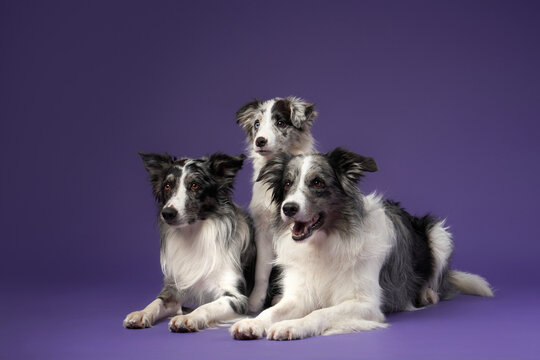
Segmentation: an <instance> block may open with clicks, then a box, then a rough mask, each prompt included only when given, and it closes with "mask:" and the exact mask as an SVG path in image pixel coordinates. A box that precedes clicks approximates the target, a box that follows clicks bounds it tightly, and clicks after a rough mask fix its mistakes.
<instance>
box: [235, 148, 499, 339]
mask: <svg viewBox="0 0 540 360" xmlns="http://www.w3.org/2000/svg"><path fill="white" fill-rule="evenodd" d="M376 170H377V165H376V164H375V161H374V160H373V159H371V158H367V157H363V156H360V155H357V154H354V153H351V152H348V151H346V150H344V149H341V148H337V149H335V150H333V151H331V152H330V153H328V154H311V155H305V156H293V155H289V154H280V155H278V156H277V157H275V158H274V159H273V160H271V161H269V162H268V163H267V164H266V166H265V167H264V168H263V169H262V171H261V173H260V176H259V180H260V181H261V182H263V183H265V184H267V185H268V186H270V188H271V189H272V192H273V200H274V201H275V202H276V203H277V204H278V207H279V211H277V212H276V214H277V217H276V216H275V219H276V222H275V225H274V231H275V239H274V246H275V251H276V263H277V264H278V265H279V266H281V267H282V270H283V280H282V281H283V284H282V285H283V298H282V299H281V300H280V302H278V303H277V304H276V305H275V306H273V307H271V308H269V309H266V310H265V311H263V312H262V313H261V314H260V315H259V316H257V317H256V318H254V319H245V320H241V321H239V322H237V323H236V324H234V325H233V326H232V327H231V334H232V335H233V337H235V338H236V339H257V338H261V337H263V336H265V335H266V337H267V338H268V339H272V340H291V339H301V338H305V337H309V336H316V335H329V334H341V333H348V332H355V331H362V330H371V329H377V328H383V327H385V326H386V324H385V322H384V320H385V315H384V313H387V312H393V311H404V310H413V309H416V308H418V307H422V306H424V305H426V304H428V303H435V302H437V301H438V299H439V298H441V299H447V298H450V297H451V296H452V295H453V294H455V293H458V292H462V293H468V294H474V295H481V296H493V293H492V291H491V289H490V286H489V284H488V283H487V282H486V281H485V280H484V279H483V278H481V277H480V276H478V275H473V274H468V273H464V272H459V271H454V270H449V261H450V257H451V254H452V249H453V243H452V238H451V234H450V233H449V232H448V230H447V228H446V227H445V225H444V220H439V219H436V218H434V217H432V216H429V215H428V216H424V217H415V216H411V215H410V214H408V213H407V212H406V211H405V210H404V209H402V208H401V207H400V206H399V204H398V203H395V202H392V201H386V200H384V199H382V197H380V196H378V195H376V194H374V193H373V194H369V195H364V194H362V193H361V192H360V190H359V189H358V186H357V181H358V180H359V179H360V177H361V176H362V175H363V174H364V172H373V171H376Z"/></svg>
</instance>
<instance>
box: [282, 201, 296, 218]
mask: <svg viewBox="0 0 540 360" xmlns="http://www.w3.org/2000/svg"><path fill="white" fill-rule="evenodd" d="M298 209H299V206H298V204H297V203H293V202H291V203H286V204H283V213H284V214H285V216H288V217H293V216H294V215H296V213H297V212H298Z"/></svg>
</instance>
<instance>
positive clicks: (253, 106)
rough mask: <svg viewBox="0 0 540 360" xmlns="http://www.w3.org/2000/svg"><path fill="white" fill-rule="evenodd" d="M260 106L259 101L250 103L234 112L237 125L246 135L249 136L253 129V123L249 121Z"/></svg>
mask: <svg viewBox="0 0 540 360" xmlns="http://www.w3.org/2000/svg"><path fill="white" fill-rule="evenodd" d="M261 104H262V102H261V101H260V100H257V99H255V100H253V101H250V102H248V103H246V104H244V106H242V107H241V108H240V109H238V111H237V112H236V123H237V124H239V125H240V126H241V127H242V129H243V130H244V131H245V132H246V134H248V135H250V134H251V133H252V129H253V123H254V122H253V121H251V119H252V118H253V116H254V115H255V113H256V111H257V109H258V108H259V106H260V105H261Z"/></svg>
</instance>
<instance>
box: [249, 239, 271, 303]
mask: <svg viewBox="0 0 540 360" xmlns="http://www.w3.org/2000/svg"><path fill="white" fill-rule="evenodd" d="M255 241H256V244H257V264H256V265H255V286H254V287H253V291H252V292H251V295H250V296H249V302H248V311H249V312H250V313H257V312H259V311H261V309H262V307H263V305H264V301H265V300H266V293H267V291H268V281H269V279H270V273H271V272H272V261H273V260H274V249H273V247H272V235H271V233H270V231H263V230H261V231H258V232H257V237H256V240H255Z"/></svg>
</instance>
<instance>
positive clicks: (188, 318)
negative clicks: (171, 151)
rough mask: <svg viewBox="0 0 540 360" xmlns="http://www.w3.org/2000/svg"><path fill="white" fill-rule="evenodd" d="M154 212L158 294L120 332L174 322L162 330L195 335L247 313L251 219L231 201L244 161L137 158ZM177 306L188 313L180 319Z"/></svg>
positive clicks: (213, 157) (251, 263) (222, 156)
mask: <svg viewBox="0 0 540 360" xmlns="http://www.w3.org/2000/svg"><path fill="white" fill-rule="evenodd" d="M140 155H141V158H142V160H143V162H144V166H145V168H146V170H147V171H148V174H149V175H150V182H151V183H152V187H153V192H154V195H155V198H156V200H157V203H158V207H159V215H158V222H159V231H160V234H161V268H162V270H163V274H164V276H165V278H164V287H163V290H161V292H160V293H159V295H158V296H157V298H156V299H155V300H154V301H152V302H151V303H150V304H149V305H148V306H147V307H145V308H144V309H143V310H141V311H135V312H132V313H130V314H129V315H127V317H126V318H125V320H124V326H125V327H126V328H130V329H134V328H147V327H150V326H152V325H153V324H154V323H155V322H156V321H158V320H160V319H163V318H166V317H169V316H174V317H173V318H172V319H171V321H170V323H169V329H170V330H171V331H174V332H191V331H198V330H201V329H204V328H207V327H210V326H213V325H215V324H217V323H220V322H223V321H228V320H231V319H234V318H238V315H239V314H244V313H246V311H247V302H248V300H247V299H248V298H247V296H248V295H249V292H250V291H251V289H252V287H253V281H254V280H253V273H254V271H255V270H254V268H255V258H256V249H255V242H254V235H253V226H252V223H251V219H250V217H249V216H248V215H247V214H246V213H244V212H243V211H242V210H241V209H240V208H239V207H238V206H236V205H235V204H234V203H233V202H232V200H231V188H232V186H233V183H234V178H235V176H236V173H237V172H238V170H240V168H241V167H242V164H243V161H244V158H245V156H244V155H239V156H236V157H233V156H229V155H225V154H218V153H216V154H213V155H211V156H208V157H203V158H201V159H187V158H181V159H176V158H173V157H171V156H170V155H167V154H144V153H141V154H140ZM182 307H187V308H191V309H194V310H193V311H192V312H190V313H189V314H185V315H184V314H183V313H182Z"/></svg>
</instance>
